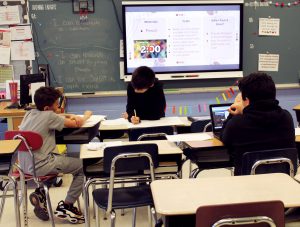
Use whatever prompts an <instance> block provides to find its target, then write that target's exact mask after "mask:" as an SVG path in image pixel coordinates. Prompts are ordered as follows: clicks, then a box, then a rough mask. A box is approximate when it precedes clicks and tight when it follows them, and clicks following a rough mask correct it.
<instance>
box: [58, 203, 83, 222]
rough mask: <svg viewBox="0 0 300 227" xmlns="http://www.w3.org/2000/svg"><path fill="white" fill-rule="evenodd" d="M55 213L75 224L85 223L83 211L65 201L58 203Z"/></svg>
mask: <svg viewBox="0 0 300 227" xmlns="http://www.w3.org/2000/svg"><path fill="white" fill-rule="evenodd" d="M54 215H55V216H56V217H58V218H60V219H64V220H68V221H69V222H71V223H73V224H82V223H84V217H83V215H82V213H81V212H79V211H78V209H77V208H76V207H74V206H73V205H68V204H65V203H64V201H60V202H59V203H58V205H57V208H56V210H55V211H54Z"/></svg>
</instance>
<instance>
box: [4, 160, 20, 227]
mask: <svg viewBox="0 0 300 227" xmlns="http://www.w3.org/2000/svg"><path fill="white" fill-rule="evenodd" d="M12 157H13V155H12V154H11V155H2V154H1V155H0V191H2V195H0V198H1V203H0V224H1V217H2V214H3V210H4V204H5V199H6V198H7V197H14V208H15V215H16V227H21V220H20V209H19V198H18V185H17V180H16V179H15V178H14V177H12V176H11V175H10V169H11V166H12V165H11V163H12V162H13V160H12ZM13 166H14V168H18V167H17V165H13ZM10 186H12V190H13V195H7V191H8V189H9V187H10Z"/></svg>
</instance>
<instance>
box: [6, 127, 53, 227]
mask: <svg viewBox="0 0 300 227" xmlns="http://www.w3.org/2000/svg"><path fill="white" fill-rule="evenodd" d="M5 139H20V140H21V141H22V142H21V144H20V146H19V148H18V152H28V153H29V155H30V157H31V161H32V166H33V173H32V175H30V174H25V181H29V180H33V181H34V182H35V183H36V185H37V186H38V187H43V188H44V191H45V195H46V202H47V209H48V214H49V218H50V220H51V224H52V227H55V224H54V218H53V213H52V206H51V201H50V197H49V189H48V186H47V184H45V183H46V182H47V181H50V180H52V179H54V178H56V177H57V174H49V175H46V176H37V174H36V170H35V161H34V152H35V151H37V150H39V149H40V148H41V147H42V145H43V138H42V137H41V135H40V134H38V133H36V132H32V131H7V132H5ZM12 175H13V176H14V177H16V178H18V179H20V177H21V175H22V174H21V173H20V172H19V171H17V172H13V173H12ZM24 189H25V190H24V192H23V198H24V202H25V207H24V216H25V222H26V223H27V187H26V186H25V188H24Z"/></svg>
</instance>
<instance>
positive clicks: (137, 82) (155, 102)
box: [122, 66, 166, 124]
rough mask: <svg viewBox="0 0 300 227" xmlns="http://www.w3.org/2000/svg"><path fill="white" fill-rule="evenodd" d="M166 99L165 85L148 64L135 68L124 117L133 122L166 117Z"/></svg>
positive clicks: (129, 85)
mask: <svg viewBox="0 0 300 227" xmlns="http://www.w3.org/2000/svg"><path fill="white" fill-rule="evenodd" d="M165 108H166V99H165V94H164V91H163V85H162V83H160V82H159V81H158V79H157V78H156V77H155V73H154V72H153V70H152V69H150V68H149V67H147V66H141V67H138V68H137V69H135V71H134V72H133V74H132V79H131V82H130V83H129V84H128V87H127V106H126V112H125V113H123V114H122V115H123V117H124V118H126V119H128V121H130V122H132V123H133V124H138V123H140V121H141V120H158V119H160V118H161V117H165Z"/></svg>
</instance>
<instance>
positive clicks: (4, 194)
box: [0, 182, 12, 220]
mask: <svg viewBox="0 0 300 227" xmlns="http://www.w3.org/2000/svg"><path fill="white" fill-rule="evenodd" d="M11 183H12V182H8V183H7V184H6V185H5V187H4V189H3V192H2V196H1V203H0V220H1V217H2V214H3V209H4V204H5V199H6V194H7V190H8V188H9V185H10V184H11Z"/></svg>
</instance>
